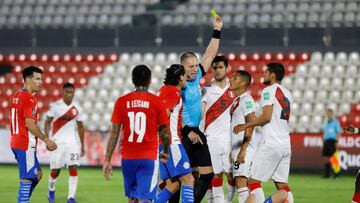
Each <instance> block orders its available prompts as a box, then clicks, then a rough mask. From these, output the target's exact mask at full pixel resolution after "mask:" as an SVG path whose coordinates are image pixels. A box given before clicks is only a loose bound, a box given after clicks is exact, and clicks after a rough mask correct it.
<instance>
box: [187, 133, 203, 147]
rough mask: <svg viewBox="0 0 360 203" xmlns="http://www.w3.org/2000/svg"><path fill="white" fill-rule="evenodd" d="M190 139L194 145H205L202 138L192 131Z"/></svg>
mask: <svg viewBox="0 0 360 203" xmlns="http://www.w3.org/2000/svg"><path fill="white" fill-rule="evenodd" d="M188 137H189V139H190V141H191V142H192V143H193V144H196V143H200V144H204V143H203V141H202V140H201V138H200V136H199V135H198V134H197V133H195V132H193V131H190V133H189V135H188Z"/></svg>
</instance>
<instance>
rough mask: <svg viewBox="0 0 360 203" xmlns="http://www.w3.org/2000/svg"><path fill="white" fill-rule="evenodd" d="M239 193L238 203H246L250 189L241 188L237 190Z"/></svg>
mask: <svg viewBox="0 0 360 203" xmlns="http://www.w3.org/2000/svg"><path fill="white" fill-rule="evenodd" d="M237 192H238V201H239V203H244V202H245V201H246V199H247V197H248V196H249V188H248V187H241V188H239V189H237Z"/></svg>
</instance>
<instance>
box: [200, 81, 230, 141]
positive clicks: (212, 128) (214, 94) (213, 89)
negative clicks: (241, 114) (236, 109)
mask: <svg viewBox="0 0 360 203" xmlns="http://www.w3.org/2000/svg"><path fill="white" fill-rule="evenodd" d="M204 92H205V93H204V96H203V102H204V103H205V111H204V112H203V119H202V124H201V130H203V132H204V134H205V135H206V136H207V140H208V141H211V142H217V141H221V142H231V136H230V120H231V117H230V108H231V104H232V103H233V101H234V99H235V93H234V92H233V91H232V90H230V84H229V83H227V84H226V86H225V87H224V88H221V87H218V86H217V85H216V84H215V82H214V81H213V82H211V83H210V85H208V86H206V87H204Z"/></svg>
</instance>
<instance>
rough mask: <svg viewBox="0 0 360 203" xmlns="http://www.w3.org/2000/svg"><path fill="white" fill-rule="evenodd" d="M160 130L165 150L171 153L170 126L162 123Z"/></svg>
mask: <svg viewBox="0 0 360 203" xmlns="http://www.w3.org/2000/svg"><path fill="white" fill-rule="evenodd" d="M158 131H159V135H160V139H161V142H162V146H163V152H164V153H169V146H170V136H169V133H168V132H169V128H168V126H167V125H160V126H159V129H158Z"/></svg>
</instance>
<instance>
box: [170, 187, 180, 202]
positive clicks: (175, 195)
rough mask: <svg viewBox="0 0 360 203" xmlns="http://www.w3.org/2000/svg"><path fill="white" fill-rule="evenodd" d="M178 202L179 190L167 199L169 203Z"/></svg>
mask: <svg viewBox="0 0 360 203" xmlns="http://www.w3.org/2000/svg"><path fill="white" fill-rule="evenodd" d="M179 201H180V190H178V191H177V192H175V193H174V194H173V196H171V197H170V199H169V201H168V202H169V203H179Z"/></svg>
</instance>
